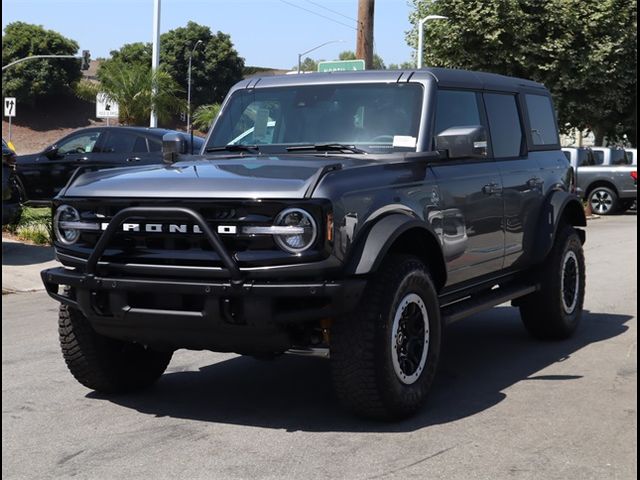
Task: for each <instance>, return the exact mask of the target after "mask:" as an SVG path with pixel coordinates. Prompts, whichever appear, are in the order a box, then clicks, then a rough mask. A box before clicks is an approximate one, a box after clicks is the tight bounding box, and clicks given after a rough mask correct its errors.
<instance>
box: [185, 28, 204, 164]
mask: <svg viewBox="0 0 640 480" xmlns="http://www.w3.org/2000/svg"><path fill="white" fill-rule="evenodd" d="M201 43H202V40H198V41H197V42H196V44H195V45H194V46H193V48H192V49H191V53H190V54H189V69H188V74H187V131H188V132H189V135H191V153H193V129H192V128H191V59H192V58H193V52H195V51H196V48H198V45H200V44H201Z"/></svg>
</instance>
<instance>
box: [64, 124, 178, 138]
mask: <svg viewBox="0 0 640 480" xmlns="http://www.w3.org/2000/svg"><path fill="white" fill-rule="evenodd" d="M83 130H120V131H122V130H124V131H128V132H132V133H142V134H145V135H149V136H152V137H158V138H162V136H163V135H164V134H165V133H174V132H177V130H169V129H166V128H151V127H135V126H127V125H114V126H106V125H104V126H103V125H99V126H93V127H86V128H79V129H78V130H75V131H74V132H73V133H76V132H80V131H83Z"/></svg>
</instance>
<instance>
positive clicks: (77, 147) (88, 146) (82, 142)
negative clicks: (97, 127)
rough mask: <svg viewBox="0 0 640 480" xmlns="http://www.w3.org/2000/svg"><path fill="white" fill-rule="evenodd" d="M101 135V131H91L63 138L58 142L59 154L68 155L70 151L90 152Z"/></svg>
mask: <svg viewBox="0 0 640 480" xmlns="http://www.w3.org/2000/svg"><path fill="white" fill-rule="evenodd" d="M99 136H100V132H91V133H85V134H81V135H75V136H73V137H71V138H68V139H66V140H63V141H62V142H60V143H59V144H58V155H67V154H68V153H90V152H91V151H92V150H93V146H94V145H95V144H96V142H97V141H98V137H99Z"/></svg>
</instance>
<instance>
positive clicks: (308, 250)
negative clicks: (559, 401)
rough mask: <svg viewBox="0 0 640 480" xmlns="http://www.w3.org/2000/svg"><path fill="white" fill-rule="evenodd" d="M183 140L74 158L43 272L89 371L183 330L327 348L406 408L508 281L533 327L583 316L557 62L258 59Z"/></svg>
mask: <svg viewBox="0 0 640 480" xmlns="http://www.w3.org/2000/svg"><path fill="white" fill-rule="evenodd" d="M185 150H186V142H185V139H184V138H183V137H182V136H181V134H169V135H167V136H165V138H164V140H163V154H164V157H165V163H164V164H163V165H157V166H140V167H132V168H116V169H111V170H108V171H97V172H84V173H82V172H77V173H76V175H74V177H73V178H72V179H71V180H70V181H69V183H68V184H67V186H66V187H65V188H64V189H63V190H62V191H61V193H60V194H59V195H58V196H57V198H56V199H55V200H54V205H53V222H54V230H55V237H56V238H55V248H56V254H57V258H58V260H59V261H60V262H61V263H62V264H63V267H59V268H52V269H48V270H45V271H43V272H42V279H43V281H44V284H45V286H46V289H47V291H48V293H49V295H51V296H52V297H53V298H54V299H56V300H58V301H59V302H60V303H61V304H62V305H61V307H60V315H59V333H60V342H61V345H62V353H63V355H64V358H65V360H66V362H67V365H68V367H69V369H70V370H71V373H72V374H73V375H74V376H75V378H76V379H77V380H78V381H79V382H80V383H82V384H83V385H85V386H87V387H88V388H91V389H95V390H98V391H100V392H119V391H127V390H130V389H136V388H141V387H145V386H148V385H150V384H152V383H153V382H154V381H156V380H157V379H158V378H159V377H160V376H161V375H162V373H163V372H164V370H165V368H166V367H167V364H168V363H169V360H170V359H171V355H172V353H173V352H174V351H175V350H176V349H179V348H187V349H196V350H200V349H205V350H213V351H219V352H237V353H239V354H243V355H252V356H255V357H273V356H277V355H279V354H282V353H298V354H308V355H321V356H325V357H328V358H329V362H330V368H331V371H332V378H333V382H334V385H335V391H336V392H337V396H338V397H339V398H340V400H341V401H342V402H343V403H344V404H345V405H346V406H347V407H348V408H350V409H351V410H352V411H354V412H355V413H357V414H360V415H364V416H368V417H377V418H399V417H404V416H407V415H410V414H412V413H414V412H415V411H416V410H417V409H419V408H420V407H421V405H422V404H423V403H424V400H425V398H426V396H427V393H428V391H429V389H430V387H431V385H432V383H433V381H434V376H435V374H436V369H437V366H438V360H439V358H440V354H441V346H442V337H443V328H444V326H445V325H446V324H448V323H451V322H454V321H456V320H459V319H461V318H463V317H466V316H469V315H472V314H474V313H476V312H479V311H481V310H484V309H488V308H491V307H492V306H494V305H498V304H501V303H504V302H507V301H511V302H513V304H514V305H516V306H518V307H519V308H520V313H521V316H522V320H523V322H524V326H525V327H526V329H527V330H528V331H529V332H531V334H532V335H533V336H535V337H539V338H553V339H558V338H565V337H568V336H569V335H571V333H572V332H573V331H574V329H575V328H576V326H577V325H578V322H579V320H580V317H581V314H582V308H583V298H584V288H585V265H584V257H583V250H582V245H583V243H584V241H585V233H584V230H582V229H580V228H579V227H584V226H585V225H586V220H585V216H584V210H583V207H582V205H581V203H580V200H579V199H578V198H577V196H576V195H575V181H574V172H573V169H572V168H571V166H570V165H569V161H568V160H567V158H566V157H565V155H564V154H563V153H562V151H561V150H560V145H559V140H558V131H557V125H556V119H555V115H554V109H553V105H552V101H551V98H550V96H549V92H548V91H547V90H546V89H545V88H544V87H543V86H542V85H540V84H537V83H534V82H531V81H527V80H522V79H518V78H508V77H503V76H499V75H493V74H486V73H475V72H468V71H461V70H446V69H437V68H430V69H423V70H419V71H365V72H348V73H346V72H345V73H331V74H310V75H294V76H291V75H288V76H280V77H264V78H252V79H248V80H244V81H242V82H240V83H238V84H237V85H236V86H234V87H233V88H232V89H231V91H230V92H229V94H228V96H227V98H226V100H225V101H224V104H223V106H222V109H221V112H220V114H219V116H218V117H217V119H216V120H215V122H214V124H213V125H212V128H211V130H210V133H209V135H208V137H207V140H206V143H205V146H204V147H203V149H202V151H201V152H199V155H186V154H185V153H186V151H185ZM223 394H224V393H221V395H223Z"/></svg>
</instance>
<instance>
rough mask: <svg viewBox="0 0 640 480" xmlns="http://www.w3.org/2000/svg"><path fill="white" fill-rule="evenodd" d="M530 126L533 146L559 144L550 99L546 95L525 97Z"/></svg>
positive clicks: (528, 95)
mask: <svg viewBox="0 0 640 480" xmlns="http://www.w3.org/2000/svg"><path fill="white" fill-rule="evenodd" d="M525 100H526V102H527V110H528V113H529V125H530V126H531V141H532V142H533V145H536V146H543V145H557V144H558V143H559V137H558V131H557V129H556V122H555V115H554V113H553V105H552V104H551V98H550V97H547V96H546V95H532V94H527V95H525Z"/></svg>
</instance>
